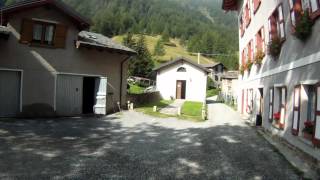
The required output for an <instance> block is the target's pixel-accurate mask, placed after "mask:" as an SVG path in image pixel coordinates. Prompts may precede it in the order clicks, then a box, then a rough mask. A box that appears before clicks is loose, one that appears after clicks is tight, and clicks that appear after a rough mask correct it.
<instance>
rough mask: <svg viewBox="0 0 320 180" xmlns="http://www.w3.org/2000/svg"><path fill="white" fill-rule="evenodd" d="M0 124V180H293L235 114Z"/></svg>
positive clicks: (223, 109) (214, 108)
mask: <svg viewBox="0 0 320 180" xmlns="http://www.w3.org/2000/svg"><path fill="white" fill-rule="evenodd" d="M209 113H210V116H209V117H210V120H208V121H206V122H204V123H194V122H189V121H182V120H177V119H174V118H169V119H159V118H153V117H150V116H146V115H143V114H141V113H137V112H124V113H122V114H120V115H119V114H118V115H111V116H108V117H104V118H61V119H51V120H50V119H49V120H48V119H37V120H24V119H19V120H13V119H7V120H4V119H2V120H0V179H193V180H194V179H246V180H247V179H281V180H284V179H299V177H298V175H297V174H296V173H295V171H294V169H293V168H292V167H291V166H290V165H289V163H288V162H287V161H286V160H285V159H284V158H283V157H282V156H281V155H279V154H278V153H277V152H276V151H275V150H274V149H273V148H272V147H271V146H270V145H269V144H268V143H267V142H266V141H265V140H264V139H263V138H262V137H260V136H259V135H258V134H257V133H256V132H255V130H254V129H252V128H250V127H248V126H246V125H245V124H244V123H243V122H242V121H241V120H240V118H239V116H238V114H237V113H236V112H234V111H232V110H231V109H230V108H228V107H227V106H225V105H223V104H211V105H209Z"/></svg>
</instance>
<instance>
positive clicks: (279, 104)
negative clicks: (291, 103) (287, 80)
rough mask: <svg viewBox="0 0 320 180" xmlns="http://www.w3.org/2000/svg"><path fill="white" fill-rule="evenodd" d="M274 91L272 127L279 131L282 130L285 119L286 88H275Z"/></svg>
mask: <svg viewBox="0 0 320 180" xmlns="http://www.w3.org/2000/svg"><path fill="white" fill-rule="evenodd" d="M274 91H275V92H274V97H273V98H274V104H273V108H274V114H273V125H274V126H275V127H277V128H279V129H284V126H285V117H286V101H287V98H286V97H287V89H286V87H276V88H275V89H274Z"/></svg>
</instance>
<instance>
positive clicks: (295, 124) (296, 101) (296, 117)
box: [292, 85, 301, 136]
mask: <svg viewBox="0 0 320 180" xmlns="http://www.w3.org/2000/svg"><path fill="white" fill-rule="evenodd" d="M300 91H301V86H300V85H298V86H296V87H295V88H294V96H293V120H292V134H293V135H295V136H297V135H298V134H299V123H300V95H301V94H300Z"/></svg>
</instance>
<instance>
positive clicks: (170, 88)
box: [157, 63, 207, 102]
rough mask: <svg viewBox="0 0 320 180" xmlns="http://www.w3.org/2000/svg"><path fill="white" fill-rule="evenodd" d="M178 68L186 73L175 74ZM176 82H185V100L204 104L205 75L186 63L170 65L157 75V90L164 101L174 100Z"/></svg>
mask: <svg viewBox="0 0 320 180" xmlns="http://www.w3.org/2000/svg"><path fill="white" fill-rule="evenodd" d="M179 67H184V68H186V70H187V72H177V69H178V68H179ZM177 80H186V100H188V101H199V102H204V101H205V99H206V89H207V74H206V73H205V72H204V71H202V70H200V69H199V68H197V67H195V66H193V65H190V64H188V63H183V64H181V63H177V64H172V65H171V66H168V67H166V68H164V69H161V70H160V71H158V73H157V90H158V91H160V93H161V95H162V97H163V98H164V99H166V100H169V99H171V97H173V98H176V83H177Z"/></svg>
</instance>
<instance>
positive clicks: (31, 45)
mask: <svg viewBox="0 0 320 180" xmlns="http://www.w3.org/2000/svg"><path fill="white" fill-rule="evenodd" d="M29 46H30V47H41V48H48V49H56V48H55V47H54V45H46V44H38V43H30V44H29Z"/></svg>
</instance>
